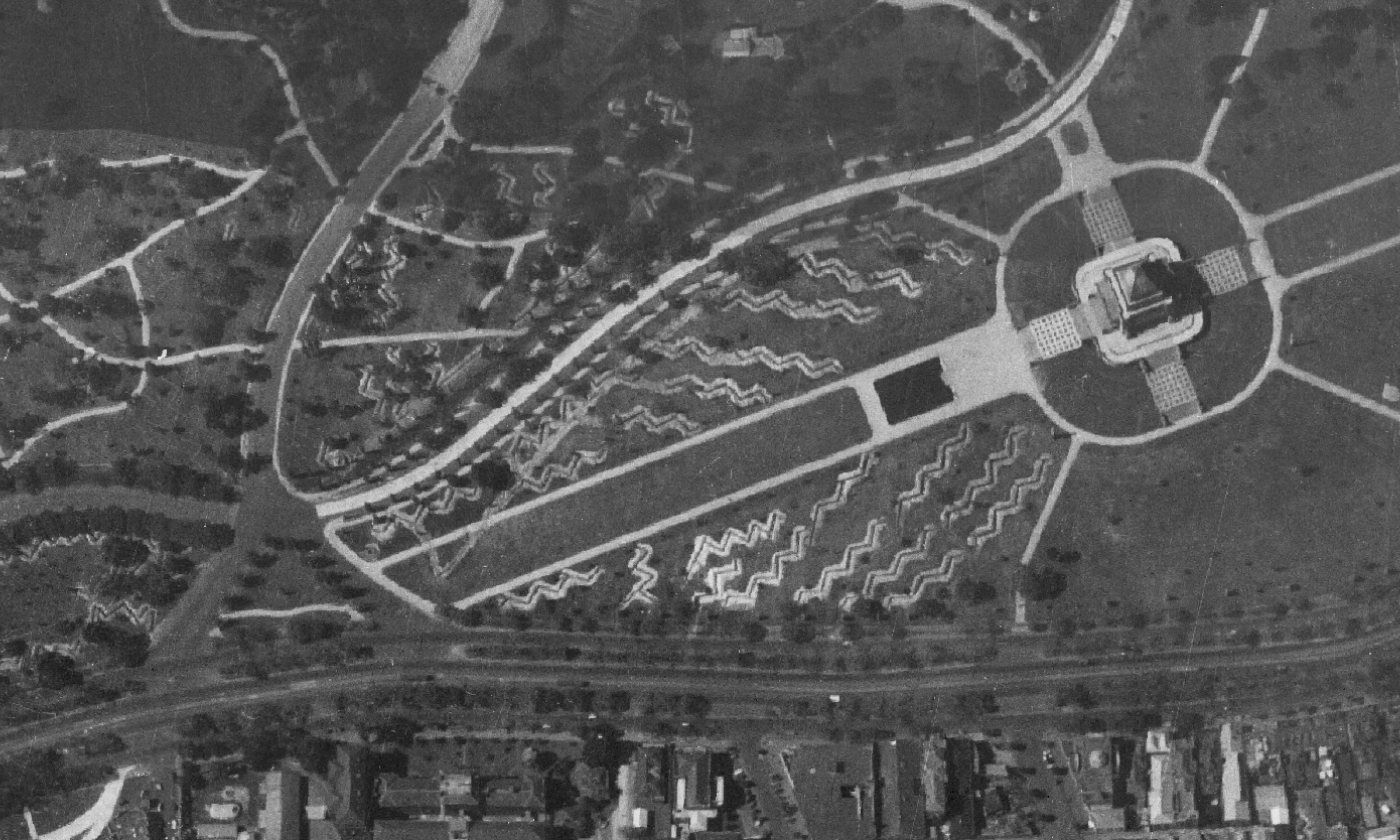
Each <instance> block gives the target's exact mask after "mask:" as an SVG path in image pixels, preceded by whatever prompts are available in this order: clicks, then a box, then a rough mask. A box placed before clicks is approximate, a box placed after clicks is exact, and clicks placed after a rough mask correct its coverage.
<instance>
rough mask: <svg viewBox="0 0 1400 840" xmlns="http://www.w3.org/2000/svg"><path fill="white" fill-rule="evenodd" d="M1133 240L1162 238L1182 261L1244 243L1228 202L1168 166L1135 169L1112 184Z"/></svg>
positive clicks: (1242, 229)
mask: <svg viewBox="0 0 1400 840" xmlns="http://www.w3.org/2000/svg"><path fill="white" fill-rule="evenodd" d="M1113 186H1114V188H1115V189H1117V190H1118V195H1119V197H1120V198H1122V199H1123V208H1124V209H1125V210H1127V211H1128V219H1129V220H1130V221H1132V223H1133V232H1134V233H1135V234H1137V238H1138V239H1150V238H1152V237H1154V236H1165V237H1166V238H1168V239H1170V240H1171V241H1173V242H1175V243H1176V244H1177V246H1178V247H1179V248H1181V256H1182V258H1183V259H1188V260H1190V259H1197V258H1199V257H1203V256H1205V255H1206V254H1209V253H1210V252H1211V251H1216V250H1219V249H1220V248H1225V247H1228V246H1231V245H1243V244H1244V241H1245V236H1244V228H1243V227H1241V226H1240V222H1239V219H1238V218H1237V217H1236V216H1235V211H1234V210H1233V209H1232V208H1231V207H1230V203H1229V202H1228V201H1226V200H1225V197H1224V196H1222V195H1221V194H1220V193H1219V192H1217V191H1216V190H1215V188H1214V187H1212V186H1211V185H1210V184H1208V183H1206V182H1205V181H1202V180H1201V179H1199V178H1196V177H1195V176H1192V175H1188V174H1186V173H1184V172H1178V171H1176V170H1172V169H1148V170H1144V171H1142V172H1134V173H1133V174H1131V175H1127V176H1124V177H1122V178H1118V179H1116V180H1115V181H1114V182H1113Z"/></svg>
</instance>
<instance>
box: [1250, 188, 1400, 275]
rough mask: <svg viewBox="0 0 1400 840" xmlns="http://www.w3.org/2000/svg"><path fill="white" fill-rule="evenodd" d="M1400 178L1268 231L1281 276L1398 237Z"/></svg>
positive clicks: (1288, 219)
mask: <svg viewBox="0 0 1400 840" xmlns="http://www.w3.org/2000/svg"><path fill="white" fill-rule="evenodd" d="M1397 211H1400V179H1397V178H1387V179H1385V180H1384V181H1380V182H1378V183H1375V184H1371V185H1370V186H1367V187H1364V188H1362V189H1359V190H1357V191H1356V192H1353V193H1349V194H1347V195H1344V196H1342V197H1341V198H1336V199H1333V200H1331V201H1328V202H1326V203H1324V204H1319V205H1318V206H1316V207H1312V208H1309V209H1307V210H1304V211H1303V212H1301V213H1296V214H1294V215H1292V216H1286V217H1284V218H1283V219H1280V220H1279V221H1277V222H1274V223H1273V224H1271V225H1269V226H1268V228H1266V229H1265V234H1266V236H1267V237H1268V239H1269V248H1270V250H1271V251H1272V252H1273V255H1274V262H1275V263H1276V264H1277V265H1278V270H1279V273H1280V274H1282V275H1284V276H1285V277H1286V276H1288V275H1290V274H1297V273H1299V272H1301V271H1306V270H1307V269H1309V268H1312V267H1313V266H1316V265H1321V264H1322V263H1325V262H1327V261H1328V260H1331V259H1336V258H1337V257H1341V256H1345V255H1346V254H1349V253H1351V252H1353V251H1357V250H1360V249H1361V248H1364V247H1366V246H1367V245H1370V244H1372V243H1375V242H1379V241H1380V240H1382V239H1386V238H1388V237H1391V236H1394V235H1396V234H1397V233H1400V223H1397Z"/></svg>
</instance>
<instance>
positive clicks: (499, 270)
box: [308, 225, 530, 341]
mask: <svg viewBox="0 0 1400 840" xmlns="http://www.w3.org/2000/svg"><path fill="white" fill-rule="evenodd" d="M380 230H381V233H382V235H381V236H379V237H376V239H375V241H374V243H373V245H374V247H375V248H376V249H378V248H380V247H381V244H382V242H383V241H384V239H385V238H387V237H389V236H394V237H396V238H397V239H398V240H399V244H398V249H399V253H401V254H402V255H403V256H404V257H405V258H406V262H405V263H404V265H403V267H402V268H400V269H399V270H398V271H397V272H395V273H394V275H393V279H391V280H390V281H388V282H381V281H379V280H376V279H371V280H370V282H372V283H374V284H375V285H378V286H381V287H382V288H384V289H385V290H386V291H387V292H388V293H390V294H391V295H392V297H393V299H394V300H395V301H396V304H395V308H394V309H392V311H390V310H388V309H387V308H386V309H384V310H382V311H386V312H387V313H388V314H387V317H386V318H385V323H384V325H383V326H382V327H381V326H380V325H379V324H378V323H376V322H371V321H370V319H369V318H357V317H355V316H354V315H353V314H352V313H350V312H346V311H344V310H341V311H337V310H336V309H335V308H334V307H333V306H332V305H331V303H330V301H329V299H328V298H326V297H323V296H318V297H317V302H316V306H315V308H313V309H312V318H313V319H314V321H313V323H314V324H315V326H314V327H313V328H310V329H308V333H312V332H314V334H315V335H316V336H317V337H318V338H319V339H321V340H323V341H324V340H327V339H336V338H353V337H356V336H363V335H408V334H411V333H417V332H451V331H454V330H464V329H469V328H472V327H478V326H480V327H485V326H492V327H496V328H508V327H510V326H511V324H512V322H513V321H514V320H515V319H516V318H517V317H518V316H519V315H520V314H521V310H522V308H523V307H524V304H525V303H526V302H527V301H528V300H529V298H530V294H529V291H528V289H527V288H526V284H525V281H524V280H523V279H517V280H516V282H513V283H512V282H509V281H508V280H506V279H505V272H506V267H507V265H508V264H509V263H510V253H511V252H510V251H509V250H508V249H505V248H494V249H484V248H481V249H478V248H462V247H459V246H457V245H451V244H446V243H440V244H437V245H430V244H427V243H425V242H424V241H423V239H422V238H421V237H419V236H418V235H416V234H412V233H405V232H403V231H398V230H396V229H394V228H392V227H389V226H387V225H385V226H383V227H382V228H381V229H380ZM491 266H494V269H495V272H496V274H495V275H494V277H495V280H494V281H493V282H494V283H495V284H497V285H501V286H503V287H504V288H502V289H501V290H500V291H499V292H497V293H496V294H495V295H494V297H492V298H491V299H490V306H489V307H487V309H485V310H484V311H481V310H480V306H481V304H482V302H483V301H485V300H486V296H487V294H489V293H490V291H491V288H494V285H492V286H490V287H489V288H488V284H487V283H483V282H482V276H483V273H484V272H488V271H490V270H491V268H490V267H491Z"/></svg>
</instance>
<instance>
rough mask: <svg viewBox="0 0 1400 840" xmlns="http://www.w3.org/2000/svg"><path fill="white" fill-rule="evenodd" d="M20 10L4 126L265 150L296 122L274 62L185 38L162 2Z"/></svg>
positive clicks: (0, 69) (115, 0)
mask: <svg viewBox="0 0 1400 840" xmlns="http://www.w3.org/2000/svg"><path fill="white" fill-rule="evenodd" d="M47 5H48V6H49V7H50V9H51V11H48V12H47V13H45V12H41V11H39V10H38V8H37V7H36V5H35V4H34V3H10V4H7V5H6V7H5V16H6V17H5V21H4V25H3V26H0V77H3V78H4V79H5V85H4V88H3V90H0V128H47V129H64V130H72V129H88V128H117V129H126V130H128V131H138V132H142V133H144V134H151V135H157V136H169V137H177V138H180V139H184V140H194V141H198V142H201V143H210V144H213V145H218V146H240V147H244V148H250V149H256V150H258V151H259V152H265V151H266V150H267V149H268V148H270V146H271V141H272V138H273V137H275V136H276V135H277V134H278V133H279V132H281V130H282V129H283V128H284V126H285V123H286V122H287V121H289V120H290V117H289V115H288V114H287V110H286V107H287V106H286V101H285V100H284V99H283V98H282V94H281V92H280V91H279V90H278V89H277V87H276V86H275V82H276V76H275V75H274V74H273V73H272V69H271V66H270V65H269V64H268V63H267V61H266V59H264V58H263V57H262V56H260V55H257V54H256V53H250V52H249V51H248V50H247V48H246V47H244V46H241V45H233V44H222V43H211V42H199V41H196V40H195V39H193V38H189V37H187V36H185V35H181V34H180V33H179V32H177V31H175V29H173V28H172V27H171V26H170V25H169V24H168V23H166V21H165V18H164V17H163V16H162V15H161V13H160V7H159V6H158V5H157V4H156V2H155V0H58V2H54V3H51V4H47Z"/></svg>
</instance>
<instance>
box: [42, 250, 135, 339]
mask: <svg viewBox="0 0 1400 840" xmlns="http://www.w3.org/2000/svg"><path fill="white" fill-rule="evenodd" d="M66 299H67V300H69V301H72V302H73V303H74V304H76V305H77V306H78V307H79V308H78V309H76V310H75V311H74V312H73V313H72V314H66V313H58V314H55V315H54V320H56V321H58V323H59V324H61V325H62V326H63V328H64V329H66V330H68V332H70V333H72V334H73V335H75V336H77V337H78V339H79V340H81V341H83V342H84V343H86V344H87V345H88V346H89V347H95V348H97V349H98V350H99V351H101V352H104V353H109V354H111V355H113V356H125V357H127V358H139V357H140V356H141V353H142V349H141V310H140V309H139V308H138V307H137V304H136V295H135V294H134V292H133V290H132V287H131V278H130V277H128V276H127V273H126V270H125V269H121V268H118V269H114V270H112V271H108V272H107V273H106V274H104V275H102V276H101V277H99V278H97V279H96V280H94V281H92V282H91V283H89V284H87V285H86V286H84V287H83V288H81V289H79V290H78V291H76V292H73V293H72V294H70V295H67V296H66Z"/></svg>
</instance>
